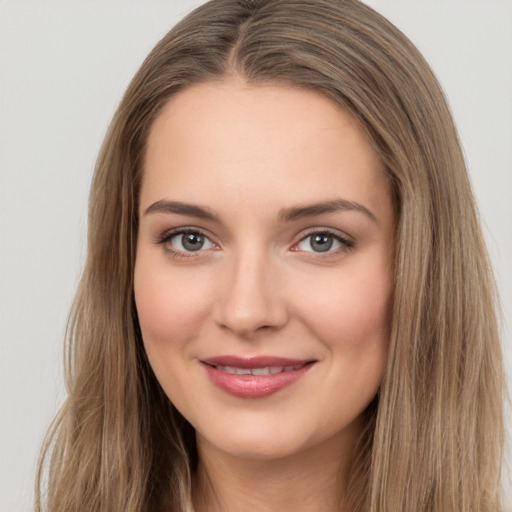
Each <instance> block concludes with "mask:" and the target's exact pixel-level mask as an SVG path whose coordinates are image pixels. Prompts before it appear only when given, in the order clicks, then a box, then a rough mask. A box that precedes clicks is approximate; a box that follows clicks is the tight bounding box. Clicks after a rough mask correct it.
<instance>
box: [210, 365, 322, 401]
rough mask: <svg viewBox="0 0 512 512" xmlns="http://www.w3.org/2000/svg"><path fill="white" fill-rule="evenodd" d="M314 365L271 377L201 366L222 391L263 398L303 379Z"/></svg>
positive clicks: (241, 396) (240, 395) (237, 395)
mask: <svg viewBox="0 0 512 512" xmlns="http://www.w3.org/2000/svg"><path fill="white" fill-rule="evenodd" d="M313 364H314V363H307V364H305V365H304V366H302V367H301V368H298V369H297V370H290V371H284V372H280V373H274V374H273V375H238V374H235V373H228V372H225V371H222V370H218V369H217V368H214V367H213V366H210V365H207V364H203V366H204V368H205V369H206V373H207V374H208V377H209V378H210V380H211V381H212V382H213V383H214V384H215V385H216V386H217V387H218V388H220V389H222V391H225V392H226V393H229V394H230V395H233V396H236V397H240V398H264V397H266V396H270V395H273V394H274V393H277V392H278V391H280V390H281V389H283V388H285V387H287V386H289V385H291V384H293V383H294V382H296V381H298V380H299V379H300V378H301V377H303V376H304V375H305V374H306V373H307V372H308V371H309V370H310V368H311V367H312V366H313Z"/></svg>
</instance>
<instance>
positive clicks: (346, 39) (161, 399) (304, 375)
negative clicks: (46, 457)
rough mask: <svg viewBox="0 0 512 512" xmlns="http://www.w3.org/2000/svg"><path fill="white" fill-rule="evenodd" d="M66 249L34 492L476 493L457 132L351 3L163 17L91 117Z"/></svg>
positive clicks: (478, 295) (340, 498) (227, 2)
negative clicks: (82, 249) (95, 155)
mask: <svg viewBox="0 0 512 512" xmlns="http://www.w3.org/2000/svg"><path fill="white" fill-rule="evenodd" d="M88 244H89V245H88V247H89V250H88V258H87V264H86V269H85V272H84V276H83V279H82V282H81V285H80V289H79V291H78V294H77V298H76V302H75V307H74V310H73V316H72V322H71V328H70V344H69V353H68V355H69V357H68V365H69V367H68V375H69V377H68V389H69V397H68V400H67V402H66V404H65V405H64V407H63V409H62V411H61V414H60V415H59V417H58V419H57V420H56V423H55V426H54V429H53V431H52V437H51V439H50V441H49V442H48V444H47V448H46V453H49V450H50V448H49V447H50V446H51V458H50V461H51V462H50V473H49V491H48V509H49V510H52V511H58V510H63V511H64V510H66V511H70V510H127V511H128V510H129V511H132V510H137V511H138V510H148V511H154V510H163V511H167V510H169V511H171V510H172V511H191V510H196V511H204V510H210V511H214V510H224V511H228V510H245V509H251V510H255V509H256V510H258V509H261V510H279V511H283V510H304V511H309V510H333V511H334V510H339V511H351V512H352V511H359V510H361V511H363V510H364V511H366V510H373V511H375V512H377V511H379V512H380V511H396V510H403V511H411V512H412V511H414V512H417V511H422V510H424V511H446V510H460V511H471V510H474V511H491V510H492V511H497V510H500V504H499V476H500V475H499V469H500V459H501V451H502V439H503V426H502V416H501V415H502V388H503V380H502V369H501V356H500V349H499V340H498V334H497V327H496V319H495V313H494V289H493V282H492V276H491V272H490V268H489V263H488V260H487V256H486V252H485V248H484V245H483V242H482V237H481V234H480V229H479V227H478V223H477V219H476V214H475V208H474V201H473V198H472V194H471V190H470V186H469V183H468V179H467V175H466V170H465V165H464V161H463V157H462V153H461V150H460V146H459V143H458V139H457V134H456V131H455V128H454V126H453V122H452V120H451V116H450V113H449V110H448V108H447V106H446V102H445V99H444V97H443V94H442V92H441V90H440V88H439V85H438V84H437V81H436V79H435V78H434V76H433V74H432V72H431V71H430V69H429V67H428V65H427V64H426V63H425V61H424V60H423V58H422V57H421V55H419V53H418V51H417V50H416V49H415V48H414V47H413V45H412V44H411V43H410V42H409V41H408V40H407V39H406V38H405V37H404V36H403V35H402V34H401V33H400V32H399V31H398V30H397V29H396V28H394V27H393V26H392V25H390V24H389V23H388V22H387V21H386V20H384V19H383V18H382V17H381V16H379V15H378V14H377V13H375V12H374V11H373V10H371V9H370V8H368V7H366V6H365V5H364V4H361V3H359V2H356V1H353V0H348V1H347V0H345V1H342V0H339V1H333V0H295V1H292V0H259V1H258V0H254V1H250V0H245V1H244V0H238V1H235V0H214V1H213V2H209V3H207V4H205V5H203V6H202V7H200V8H198V9H197V10H196V11H194V12H193V13H192V14H191V15H189V16H188V17H187V18H186V19H185V20H183V21H182V22H181V23H180V24H179V25H177V26H176V27H175V28H174V29H173V30H172V31H171V32H170V33H169V34H168V35H167V36H166V37H164V39H163V40H162V41H161V42H160V43H159V44H158V45H157V47H156V48H155V49H154V50H153V51H152V52H151V54H150V55H149V56H148V58H147V59H146V61H145V62H144V64H143V65H142V67H141V69H140V70H139V72H138V73H137V75H136V76H135V78H134V79H133V81H132V83H131V84H130V86H129V88H128V90H127V92H126V94H125V97H124V99H123V101H122V103H121V105H120V107H119V109H118V111H117V113H116V115H115V117H114V120H113V122H112V124H111V127H110V129H109V132H108V134H107V137H106V140H105V143H104V146H103V149H102V152H101V155H100V157H99V160H98V164H97V169H96V174H95V177H94V181H93V185H92V191H91V200H90V218H89V240H88ZM42 507H43V505H42V504H41V503H39V504H38V508H39V509H41V508H42Z"/></svg>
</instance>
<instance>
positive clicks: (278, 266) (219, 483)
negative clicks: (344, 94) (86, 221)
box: [135, 77, 395, 512]
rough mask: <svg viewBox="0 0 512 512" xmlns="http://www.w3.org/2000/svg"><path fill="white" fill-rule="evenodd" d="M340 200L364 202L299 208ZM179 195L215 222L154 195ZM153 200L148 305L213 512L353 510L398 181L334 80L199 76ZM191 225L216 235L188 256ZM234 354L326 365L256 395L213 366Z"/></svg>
mask: <svg viewBox="0 0 512 512" xmlns="http://www.w3.org/2000/svg"><path fill="white" fill-rule="evenodd" d="M340 199H342V200H344V201H348V202H350V203H351V204H350V205H349V206H350V208H347V204H345V203H344V204H343V206H344V208H338V209H334V211H333V210H332V209H331V211H327V212H320V211H316V212H315V211H309V215H306V213H307V212H302V215H300V216H296V218H294V217H293V216H292V215H288V216H286V215H284V213H283V212H284V211H285V210H286V211H287V212H288V213H290V209H297V208H302V207H304V206H309V205H313V204H318V203H325V202H326V201H335V200H336V201H338V200H340ZM162 201H179V202H184V203H187V204H191V205H196V206H200V207H201V208H203V209H207V210H208V211H209V212H211V213H213V214H214V216H215V218H213V219H211V218H202V217H200V216H198V215H196V214H195V213H194V212H193V211H188V212H186V211H181V213H177V212H176V211H168V210H166V209H165V208H164V209H162V208H158V207H155V206H153V207H152V205H154V204H155V203H158V202H160V203H158V204H160V205H161V204H162V203H161V202H162ZM353 203H357V204H358V205H360V207H361V208H355V207H353V206H354V204H353ZM363 208H364V209H366V210H367V211H366V212H365V211H364V210H363ZM148 209H149V211H148ZM139 213H140V230H139V237H138V248H137V259H136V267H135V299H136V305H137V311H138V314H139V320H140V325H141V329H142V335H143V339H144V344H145V348H146V351H147V354H148V357H149V360H150V363H151V366H152V368H153V370H154V372H155V374H156V376H157V378H158V380H159V382H160V383H161V385H162V387H163V389H164V390H165V392H166V394H167V395H168V396H169V398H170V399H171V400H172V402H173V403H174V404H175V405H176V407H177V408H178V409H179V410H180V411H181V413H182V414H183V415H184V416H185V417H186V418H187V420H188V421H189V422H190V423H191V424H192V425H193V426H194V428H195V429H196V433H197V444H198V450H199V457H200V464H199V469H198V473H197V475H195V480H194V486H195V487H194V489H195V491H194V501H195V505H196V509H197V510H198V511H202V510H208V511H215V510H222V511H224V512H228V511H238V512H240V511H245V510H247V511H249V510H250V511H260V510H261V511H263V510H265V511H271V510H272V511H279V512H286V511H288V510H289V511H323V512H325V511H328V510H333V511H334V510H339V503H340V501H341V502H342V500H343V490H344V487H345V486H346V482H347V479H348V478H349V473H350V464H351V462H352V461H353V458H354V455H355V454H354V447H355V445H356V443H357V440H358V438H359V436H360V433H361V429H362V428H363V424H362V420H361V414H362V412H363V411H364V410H365V408H366V407H367V405H368V404H369V403H370V402H371V400H372V399H373V397H374V396H375V394H376V392H377V390H378V387H379V384H380V382H381V378H382V373H383V368H384V365H385V360H386V354H387V345H388V338H389V310H390V302H391V295H392V281H393V278H392V275H393V272H392V268H393V248H394V231H395V215H394V210H393V206H392V201H391V193H390V187H389V183H388V182H387V179H386V176H385V173H384V170H383V168H382V164H381V162H380V161H379V159H378V157H377V155H376V153H375V152H374V150H373V149H372V147H371V145H370V142H369V140H368V138H367V136H366V135H365V133H364V132H363V131H362V130H361V129H360V127H359V126H358V125H357V123H356V122H355V121H354V120H353V119H352V117H351V116H350V115H349V114H348V113H346V112H344V111H343V110H341V109H340V108H338V107H337V106H335V105H334V104H333V103H332V102H331V101H330V100H328V99H326V98H325V97H323V96H321V95H320V94H318V93H316V92H311V91H306V90H303V89H298V88H293V87H289V86H283V85H265V86H262V85H249V84H247V83H245V82H244V81H243V80H241V79H239V78H233V77H229V78H226V79H225V80H223V81H221V82H215V83H208V84H201V85H195V86H192V87H190V88H188V89H186V90H184V91H182V92H180V93H179V94H178V95H176V96H175V97H173V98H172V99H171V100H170V101H169V103H168V104H167V105H166V106H165V108H164V109H163V111H162V113H161V114H160V116H159V117H158V118H157V120H156V121H155V123H154V125H153V127H152V130H151V132H150V136H149V140H148V147H147V154H146V160H145V170H144V178H143V183H142V189H141V200H140V212H139ZM176 228H190V229H189V231H195V232H200V233H202V234H204V235H205V237H206V238H205V242H204V245H203V247H202V249H201V250H198V251H188V252H187V251H186V250H185V248H184V246H183V245H182V242H183V238H182V235H181V234H177V235H174V236H171V235H172V233H171V234H169V232H170V230H173V229H176ZM326 230H328V231H329V234H328V236H329V237H330V236H334V238H332V239H331V238H329V239H328V240H332V241H333V245H332V248H331V249H330V250H328V251H326V252H318V251H316V249H317V248H318V246H312V245H311V240H312V238H311V234H312V232H313V233H316V234H318V233H323V232H325V231H326ZM331 233H332V234H333V235H331ZM166 237H167V238H166ZM337 237H340V238H339V239H338V238H337ZM163 239H165V242H163V243H162V240H163ZM340 240H345V241H348V245H350V246H348V245H346V244H345V242H343V241H340ZM226 354H230V355H238V356H257V355H272V356H280V357H288V358H299V359H307V360H314V361H316V362H315V364H314V365H313V366H312V367H311V368H310V370H309V371H307V372H306V373H305V374H304V376H303V377H301V378H300V379H299V380H298V381H296V382H294V383H293V384H291V385H289V386H287V387H285V388H284V389H282V390H280V391H278V392H277V393H274V394H272V395H270V396H268V397H265V398H257V399H248V398H240V397H236V396H232V395H230V394H228V393H226V392H224V391H223V390H221V389H219V388H218V387H217V386H215V385H214V384H213V383H212V382H211V381H210V379H209V378H208V376H207V373H206V371H205V368H204V365H202V364H201V363H200V361H201V360H202V359H204V358H206V357H213V356H218V355H226Z"/></svg>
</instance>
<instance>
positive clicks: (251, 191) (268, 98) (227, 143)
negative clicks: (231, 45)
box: [141, 79, 389, 208]
mask: <svg viewBox="0 0 512 512" xmlns="http://www.w3.org/2000/svg"><path fill="white" fill-rule="evenodd" d="M284 191H286V195H287V196H288V197H289V196H293V197H291V198H290V200H292V199H293V202H294V203H307V202H311V201H316V200H318V199H319V196H322V197H321V199H329V198H330V197H329V196H330V195H331V196H334V195H335V196H338V195H340V194H342V195H343V196H346V198H347V199H349V200H350V199H352V200H354V201H361V200H363V199H365V200H367V201H370V202H372V203H375V202H379V197H380V196H382V195H383V192H384V195H386V196H387V195H389V194H388V185H387V180H386V178H385V174H384V172H383V168H382V164H381V162H380V160H379V159H378V157H377V155H376V153H375V151H374V150H373V148H372V146H371V143H370V141H369V139H368V137H367V135H366V134H365V132H364V131H363V130H362V129H361V128H360V127H359V125H358V123H357V122H356V121H355V120H354V118H353V117H352V115H351V114H349V113H347V112H346V111H344V110H342V109H341V108H340V107H339V106H338V105H336V104H335V103H334V102H333V101H332V100H329V99H328V98H326V97H325V96H323V95H321V94H319V93H317V92H315V91H310V90H305V89H300V88H297V87H293V86H285V85H275V84H273V85H250V84H247V83H245V82H243V81H241V80H238V79H230V80H225V81H223V82H215V83H206V84H198V85H194V86H192V87H189V88H187V89H185V90H184V91H182V92H180V93H179V94H177V95H176V96H175V97H173V98H172V99H171V100H170V101H169V102H168V104H167V105H166V106H165V107H164V109H163V110H162V112H161V114H160V115H159V117H158V118H157V119H156V121H155V122H154V124H153V126H152V129H151V131H150V135H149V139H148V145H147V153H146V159H145V170H144V179H143V190H142V204H141V208H144V204H146V205H147V203H148V201H150V200H151V199H152V200H158V199H161V198H163V197H164V196H166V195H169V194H171V195H179V196H180V197H179V198H178V199H180V200H187V201H193V200H196V201H197V200H198V198H201V199H209V198H211V197H212V196H213V195H218V196H219V198H221V197H220V196H222V194H223V192H224V193H225V195H226V197H230V203H236V202H237V200H241V199H246V200H247V201H249V199H250V198H251V197H252V196H255V195H257V196H259V198H260V202H261V201H262V200H263V201H264V202H267V203H268V204H269V206H270V205H271V204H272V206H275V207H277V206H280V207H282V206H286V205H283V204H282V203H283V202H284V201H285V197H284V196H283V192H284ZM157 196H160V197H157ZM172 199H174V197H173V198H172ZM224 199H226V198H224ZM242 202H243V201H242ZM249 202H250V201H249Z"/></svg>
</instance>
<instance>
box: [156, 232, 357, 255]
mask: <svg viewBox="0 0 512 512" xmlns="http://www.w3.org/2000/svg"><path fill="white" fill-rule="evenodd" d="M180 234H195V235H200V236H203V237H204V238H206V239H207V240H209V241H210V243H212V244H213V245H214V246H215V245H216V244H215V243H214V242H212V241H211V240H210V237H209V236H208V235H207V234H206V233H205V232H204V231H202V230H201V229H198V228H192V227H182V228H176V229H172V230H170V231H166V232H165V233H164V234H163V235H162V236H161V237H159V238H158V240H157V244H160V245H164V246H165V250H166V251H167V252H169V253H171V254H172V256H173V257H175V258H178V259H184V258H193V257H194V256H195V254H194V252H203V251H201V249H199V250H198V251H181V250H178V249H175V248H174V247H172V246H170V245H165V244H167V242H169V241H170V240H171V239H172V238H173V237H175V236H177V235H180ZM314 235H326V236H329V237H332V238H333V239H334V240H336V241H337V242H339V243H340V244H341V245H342V246H343V248H342V250H344V251H348V250H351V249H353V248H354V247H355V245H356V244H355V242H354V241H352V240H350V239H348V238H345V237H343V236H341V235H340V234H339V233H338V232H335V231H332V230H330V229H326V228H323V229H311V230H310V231H308V232H306V233H304V234H303V235H302V236H301V238H300V240H299V241H298V242H295V243H294V244H293V246H292V248H291V250H292V251H297V252H298V251H299V249H296V248H295V247H297V246H298V245H299V244H300V243H301V242H304V241H305V240H306V239H308V238H309V237H312V236H314ZM303 252H311V253H312V254H314V255H316V256H315V257H324V258H325V257H327V256H328V255H333V254H336V253H338V252H339V249H336V250H333V251H331V250H330V249H329V250H327V251H325V253H322V252H321V251H303Z"/></svg>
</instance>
